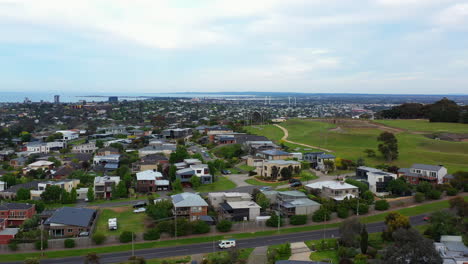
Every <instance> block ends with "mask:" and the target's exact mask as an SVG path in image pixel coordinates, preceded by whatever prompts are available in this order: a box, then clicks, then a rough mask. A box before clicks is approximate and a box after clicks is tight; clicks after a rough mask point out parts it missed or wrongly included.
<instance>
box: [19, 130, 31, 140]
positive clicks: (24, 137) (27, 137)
mask: <svg viewBox="0 0 468 264" xmlns="http://www.w3.org/2000/svg"><path fill="white" fill-rule="evenodd" d="M31 137H32V136H31V133H29V132H26V131H23V132H21V134H20V138H21V142H29V141H31Z"/></svg>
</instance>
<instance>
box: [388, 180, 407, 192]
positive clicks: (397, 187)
mask: <svg viewBox="0 0 468 264" xmlns="http://www.w3.org/2000/svg"><path fill="white" fill-rule="evenodd" d="M410 189H411V188H410V186H409V184H408V183H407V182H406V181H405V179H404V178H401V177H400V178H398V179H396V180H392V181H390V182H389V183H388V185H387V191H389V192H391V193H392V194H394V195H404V194H406V193H407V192H409V191H410Z"/></svg>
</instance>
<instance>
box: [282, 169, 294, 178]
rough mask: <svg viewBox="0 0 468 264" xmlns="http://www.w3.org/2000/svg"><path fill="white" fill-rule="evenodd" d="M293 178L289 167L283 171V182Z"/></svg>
mask: <svg viewBox="0 0 468 264" xmlns="http://www.w3.org/2000/svg"><path fill="white" fill-rule="evenodd" d="M291 177H292V170H291V169H290V168H289V167H285V168H282V169H281V178H282V179H283V180H289V179H291Z"/></svg>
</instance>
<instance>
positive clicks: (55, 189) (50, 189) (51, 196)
mask: <svg viewBox="0 0 468 264" xmlns="http://www.w3.org/2000/svg"><path fill="white" fill-rule="evenodd" d="M61 194H62V188H60V186H57V185H49V186H47V187H46V188H45V190H44V192H43V193H41V199H42V200H43V201H44V202H46V203H53V202H59V201H60V200H61V199H60V198H61Z"/></svg>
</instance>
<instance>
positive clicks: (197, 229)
mask: <svg viewBox="0 0 468 264" xmlns="http://www.w3.org/2000/svg"><path fill="white" fill-rule="evenodd" d="M190 224H191V225H192V233H193V234H206V233H209V232H210V225H208V224H207V223H206V222H205V221H201V220H197V221H193V222H191V223H190Z"/></svg>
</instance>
